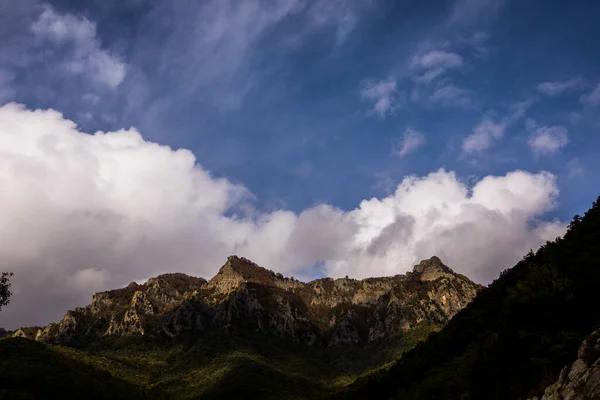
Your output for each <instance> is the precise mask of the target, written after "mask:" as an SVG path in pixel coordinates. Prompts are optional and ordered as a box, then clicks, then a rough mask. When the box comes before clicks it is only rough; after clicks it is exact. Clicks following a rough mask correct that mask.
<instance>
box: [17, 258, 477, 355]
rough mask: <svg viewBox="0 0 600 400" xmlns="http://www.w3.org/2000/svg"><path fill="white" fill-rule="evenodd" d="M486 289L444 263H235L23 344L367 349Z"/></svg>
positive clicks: (163, 284) (101, 303)
mask: <svg viewBox="0 0 600 400" xmlns="http://www.w3.org/2000/svg"><path fill="white" fill-rule="evenodd" d="M480 287H481V286H479V285H477V284H475V283H473V282H471V281H470V280H469V279H467V278H466V277H464V276H462V275H459V274H455V273H454V272H453V271H452V270H451V269H450V268H448V267H447V266H445V265H444V264H443V263H442V262H441V260H440V259H439V258H437V257H433V258H431V259H429V260H424V261H422V262H421V263H420V264H419V265H416V266H415V267H414V269H413V272H409V273H407V274H406V275H396V276H394V277H384V278H369V279H365V280H356V279H348V278H343V279H335V280H334V279H331V278H324V279H317V280H315V281H312V282H309V283H304V282H300V281H297V280H295V279H293V278H292V279H290V278H285V277H283V276H282V275H281V274H276V273H274V272H272V271H270V270H268V269H265V268H262V267H259V266H258V265H256V264H254V263H253V262H251V261H249V260H247V259H245V258H240V257H236V256H231V257H229V258H228V260H227V262H226V263H225V265H224V266H223V267H222V268H221V269H220V270H219V272H218V273H217V275H215V276H214V277H213V278H212V279H211V280H210V281H208V282H207V281H205V280H204V279H201V278H193V277H190V276H187V275H184V274H165V275H160V276H158V277H156V278H151V279H149V280H148V282H146V283H145V284H143V285H138V284H136V283H131V284H129V285H128V286H127V287H125V288H123V289H118V290H112V291H108V292H102V293H97V294H96V295H94V296H93V298H92V303H91V304H90V305H88V306H87V307H83V308H77V309H75V310H72V311H69V312H67V314H66V315H65V317H64V318H63V319H62V320H61V321H59V322H58V323H53V324H50V325H49V326H47V327H45V328H34V329H29V330H26V331H25V330H19V331H17V332H16V333H15V336H23V337H28V338H30V339H35V340H40V341H44V342H59V343H70V342H73V341H78V340H89V339H93V338H97V337H101V336H108V335H155V336H156V335H161V336H166V337H170V338H175V337H178V336H181V335H189V334H192V335H196V334H202V333H204V332H209V331H220V332H232V331H238V330H246V331H255V332H262V333H266V334H271V335H275V336H282V337H288V338H291V339H293V340H295V341H297V342H301V343H306V344H309V345H316V346H331V345H336V344H340V343H366V342H370V341H373V340H379V339H383V338H389V337H394V336H396V335H401V334H402V333H404V332H406V331H408V330H410V329H412V328H414V327H416V326H418V325H420V324H431V325H439V326H441V325H443V324H445V323H446V322H447V321H448V320H449V319H450V318H452V317H453V316H454V315H455V314H456V313H457V312H458V311H460V310H461V309H462V308H463V307H465V306H466V305H467V304H468V303H469V302H470V301H471V300H472V299H473V298H474V297H475V295H476V293H477V291H478V290H479V289H480Z"/></svg>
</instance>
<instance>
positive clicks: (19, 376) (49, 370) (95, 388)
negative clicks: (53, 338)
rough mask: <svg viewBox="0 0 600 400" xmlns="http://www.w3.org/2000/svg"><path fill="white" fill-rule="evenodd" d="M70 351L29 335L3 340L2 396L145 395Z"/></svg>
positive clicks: (0, 353)
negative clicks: (38, 340) (66, 352)
mask: <svg viewBox="0 0 600 400" xmlns="http://www.w3.org/2000/svg"><path fill="white" fill-rule="evenodd" d="M70 352H72V353H73V354H70V355H67V354H64V353H63V352H61V351H60V350H58V349H56V348H54V347H51V346H47V345H44V344H42V343H38V342H34V341H32V340H28V339H22V338H15V339H2V340H0V399H1V400H5V399H6V400H8V399H11V400H12V399H49V398H56V399H58V398H60V399H131V400H135V399H144V398H145V395H144V394H143V392H141V391H140V390H139V389H138V388H137V387H135V386H133V385H131V384H128V383H126V382H123V381H121V380H119V379H117V378H115V377H113V376H111V374H109V373H108V372H106V371H103V370H101V369H99V368H96V367H95V366H94V365H93V363H86V362H83V361H81V359H82V358H85V356H84V355H83V354H80V353H78V352H76V351H75V350H70Z"/></svg>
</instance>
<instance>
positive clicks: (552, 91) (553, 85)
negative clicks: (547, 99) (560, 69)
mask: <svg viewBox="0 0 600 400" xmlns="http://www.w3.org/2000/svg"><path fill="white" fill-rule="evenodd" d="M582 83H583V81H582V79H581V77H577V78H573V79H569V80H566V81H554V82H543V83H540V84H539V85H537V90H538V92H540V93H543V94H545V95H546V96H551V97H556V96H560V95H561V94H563V93H566V92H568V91H571V90H573V89H576V88H578V87H581V85H582Z"/></svg>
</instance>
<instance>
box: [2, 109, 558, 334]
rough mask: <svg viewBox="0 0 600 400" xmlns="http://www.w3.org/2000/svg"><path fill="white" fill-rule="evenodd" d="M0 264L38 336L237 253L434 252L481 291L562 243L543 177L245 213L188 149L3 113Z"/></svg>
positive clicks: (341, 259)
mask: <svg viewBox="0 0 600 400" xmlns="http://www.w3.org/2000/svg"><path fill="white" fill-rule="evenodd" d="M0 185H2V188H3V190H2V192H1V194H0V207H1V208H2V210H3V212H2V213H1V214H0V259H2V261H3V268H2V269H7V270H11V271H13V272H14V273H15V276H14V300H13V302H12V303H11V305H10V306H9V307H7V308H6V309H5V310H3V311H2V324H3V325H4V326H5V327H8V328H14V327H17V326H19V325H28V324H45V323H48V322H50V321H52V320H56V319H58V318H60V317H61V316H62V315H63V313H64V311H65V310H66V309H67V308H73V307H75V306H78V305H84V304H87V303H88V302H89V300H90V296H91V295H92V293H93V292H95V291H99V290H105V289H109V288H115V287H119V286H124V285H126V284H127V283H129V282H130V281H133V280H143V279H146V278H148V277H150V276H153V275H156V274H159V273H163V272H173V271H178V272H184V273H188V274H193V275H196V276H204V277H207V278H208V277H211V276H212V275H213V274H214V273H215V272H216V271H217V269H218V268H219V267H220V266H221V265H222V264H223V262H224V260H225V258H226V256H228V255H230V254H238V255H242V256H245V257H248V258H251V259H253V260H255V261H256V262H258V263H259V264H261V265H264V266H265V267H268V268H271V269H274V270H276V271H279V272H282V273H284V274H287V275H294V276H296V277H302V276H308V275H310V274H311V272H310V271H314V269H313V267H314V265H316V264H319V265H323V268H324V271H323V272H324V273H325V274H327V275H331V276H334V277H339V276H344V275H350V276H353V277H357V278H363V277H367V276H375V275H394V274H399V273H403V272H406V271H407V270H409V269H410V268H411V267H412V265H413V264H415V263H416V262H418V261H419V260H420V259H423V258H426V257H430V256H432V255H434V254H436V255H439V256H440V257H442V259H443V260H444V261H445V262H446V263H448V264H449V265H450V266H452V267H453V268H454V269H455V270H457V271H458V272H461V273H464V274H467V275H469V276H471V277H472V278H474V279H476V280H478V281H480V282H489V281H490V280H491V279H493V278H494V277H496V276H497V274H498V273H499V272H500V271H501V270H503V269H504V268H506V267H509V266H511V265H512V264H514V263H515V261H517V260H518V259H519V258H520V257H521V256H522V255H523V254H524V253H525V252H526V251H527V250H529V249H530V248H535V247H537V246H539V245H540V244H541V243H543V242H544V241H546V240H549V239H554V238H555V237H556V236H558V235H560V234H562V232H563V231H564V229H565V225H564V224H563V223H561V222H558V221H551V222H548V221H543V220H540V218H542V217H543V215H544V213H545V212H546V211H547V210H549V209H551V208H552V207H553V204H554V201H555V199H556V196H557V195H558V189H557V185H556V180H555V177H554V176H553V175H551V174H549V173H546V172H540V173H537V174H532V173H529V172H524V171H514V172H512V173H509V174H507V175H505V176H487V177H484V178H482V179H480V180H479V181H478V182H477V183H475V184H474V185H467V184H465V183H463V182H462V181H461V180H460V179H459V178H458V177H457V176H456V175H455V174H454V173H453V172H449V171H445V170H443V169H441V170H438V171H435V172H432V173H430V174H428V175H426V176H422V177H416V176H410V177H406V178H405V179H404V180H403V181H402V182H401V183H400V184H399V185H398V186H397V188H396V190H395V192H394V193H393V194H392V195H390V196H388V197H385V198H380V199H379V198H372V199H370V200H364V201H362V202H361V203H360V204H359V205H358V207H356V208H355V209H352V210H340V209H337V208H334V207H332V206H329V205H326V204H319V205H316V206H314V207H312V208H309V209H306V210H303V211H301V212H299V213H298V212H293V211H287V210H278V211H274V212H269V213H265V212H260V211H258V210H252V209H251V207H250V206H251V199H252V196H251V194H250V193H249V191H248V190H247V189H246V188H244V187H243V186H241V185H237V184H234V183H232V182H230V181H228V180H226V179H217V178H215V177H213V176H211V175H210V173H209V172H208V171H206V170H205V169H204V168H202V167H201V166H200V165H199V164H198V163H197V162H196V159H195V157H194V155H193V154H192V153H191V152H190V151H188V150H185V149H180V150H173V149H171V148H169V147H167V146H161V145H159V144H157V143H152V142H148V141H146V140H144V138H143V137H142V135H141V134H140V133H139V132H137V131H136V130H135V129H129V130H120V131H116V132H106V133H105V132H96V133H94V134H87V133H83V132H80V131H78V130H77V127H76V125H75V124H74V123H73V122H71V121H69V120H67V119H65V118H64V117H63V116H62V115H61V114H60V113H59V112H57V111H54V110H35V111H33V110H28V109H26V108H25V107H24V106H20V105H16V104H14V103H11V104H7V105H5V106H3V107H0Z"/></svg>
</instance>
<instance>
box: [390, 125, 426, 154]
mask: <svg viewBox="0 0 600 400" xmlns="http://www.w3.org/2000/svg"><path fill="white" fill-rule="evenodd" d="M424 144H425V135H424V134H422V133H421V132H418V131H416V130H415V129H413V128H406V129H405V130H404V135H403V136H402V140H400V141H399V142H398V143H396V146H395V147H396V148H395V153H396V154H397V155H398V156H400V157H404V156H405V155H407V154H408V153H412V152H413V151H415V150H417V149H418V148H419V147H421V146H423V145H424Z"/></svg>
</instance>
